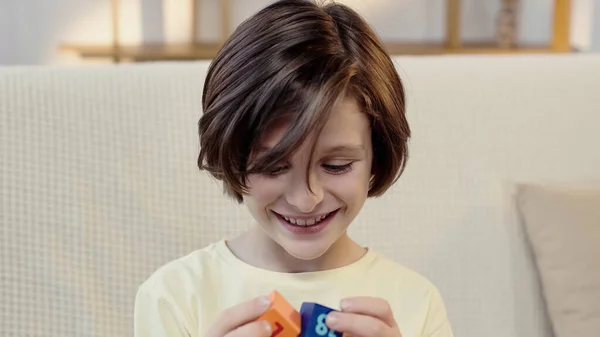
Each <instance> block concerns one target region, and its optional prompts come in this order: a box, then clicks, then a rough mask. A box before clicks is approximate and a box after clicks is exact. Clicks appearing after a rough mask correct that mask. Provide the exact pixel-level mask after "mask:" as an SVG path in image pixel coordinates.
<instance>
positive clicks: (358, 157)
mask: <svg viewBox="0 0 600 337" xmlns="http://www.w3.org/2000/svg"><path fill="white" fill-rule="evenodd" d="M286 129H287V125H279V126H277V127H274V128H273V129H272V130H270V132H269V133H268V134H266V135H264V137H263V139H262V144H261V145H262V146H264V147H267V148H269V147H273V146H274V145H275V144H276V143H277V141H278V140H279V139H280V138H281V137H282V136H283V134H284V133H285V132H286ZM309 138H310V137H309ZM311 155H312V156H313V158H312V164H311V167H307V165H308V163H309V159H310V156H311ZM371 162H372V146H371V129H370V127H369V121H368V117H367V116H366V115H365V114H364V113H362V112H360V110H359V107H358V105H357V103H356V101H355V100H354V99H345V100H344V101H342V102H341V104H339V105H338V106H337V107H336V108H335V109H334V110H333V111H332V112H331V115H330V117H329V120H328V121H327V123H326V125H325V127H324V129H323V131H322V132H321V134H320V136H319V138H318V139H317V141H316V147H315V152H314V153H310V144H308V142H307V144H303V145H302V146H301V147H300V148H299V149H298V150H297V151H296V152H295V153H294V155H293V157H292V158H290V161H289V162H284V163H281V166H280V168H281V169H279V170H278V171H277V172H274V174H273V175H267V174H254V175H250V176H249V177H248V187H249V194H247V195H245V196H244V203H245V204H246V206H247V207H248V209H249V210H250V212H251V213H252V215H253V216H254V218H255V219H256V220H257V221H258V223H259V224H260V226H261V227H262V228H263V229H264V231H265V232H266V233H267V235H268V236H269V237H270V238H271V239H272V240H274V241H275V242H277V243H278V244H279V245H281V246H282V247H283V248H284V249H285V250H286V251H287V252H288V253H289V254H290V255H292V256H294V257H296V258H299V259H302V260H312V259H315V258H318V257H320V256H321V255H322V254H324V253H325V252H326V251H327V250H328V249H329V247H330V246H331V245H332V244H333V243H334V242H335V241H336V240H338V239H339V238H340V237H341V236H342V235H344V234H345V231H346V229H347V228H348V226H349V225H350V223H351V222H352V220H353V219H354V218H355V217H356V215H357V214H358V212H359V210H360V209H361V208H362V206H363V204H364V202H365V200H366V198H367V193H368V189H369V180H370V177H371ZM307 169H308V172H309V174H308V181H307V174H306V172H307ZM309 183H310V189H311V190H312V193H311V192H310V190H309ZM331 212H333V213H331ZM329 213H331V214H330V215H329V216H328V217H327V218H325V219H324V220H322V219H321V221H318V220H319V219H320V218H321V217H323V216H325V215H327V214H329ZM286 218H288V219H289V221H287V220H286ZM291 222H295V223H296V224H292V223H291ZM311 224H312V225H311ZM306 225H309V226H306Z"/></svg>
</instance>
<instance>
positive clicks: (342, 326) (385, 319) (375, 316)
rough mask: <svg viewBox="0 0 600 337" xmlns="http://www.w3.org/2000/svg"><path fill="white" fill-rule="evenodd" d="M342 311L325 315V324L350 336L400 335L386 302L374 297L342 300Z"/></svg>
mask: <svg viewBox="0 0 600 337" xmlns="http://www.w3.org/2000/svg"><path fill="white" fill-rule="evenodd" d="M340 307H341V309H342V312H335V311H332V312H330V313H329V314H328V315H327V320H326V323H327V326H329V328H330V329H333V330H335V331H339V332H343V333H344V334H345V335H346V336H347V335H350V336H352V337H402V334H401V333H400V329H399V328H398V325H397V324H396V320H395V319H394V315H393V313H392V309H391V308H390V305H389V304H388V302H387V301H386V300H384V299H381V298H376V297H350V298H346V299H344V300H342V302H341V305H340Z"/></svg>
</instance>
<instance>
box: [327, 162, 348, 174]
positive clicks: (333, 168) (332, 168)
mask: <svg viewBox="0 0 600 337" xmlns="http://www.w3.org/2000/svg"><path fill="white" fill-rule="evenodd" d="M323 168H324V169H325V170H327V171H329V172H330V173H333V174H344V173H347V172H350V171H351V170H352V163H348V164H344V165H330V164H323Z"/></svg>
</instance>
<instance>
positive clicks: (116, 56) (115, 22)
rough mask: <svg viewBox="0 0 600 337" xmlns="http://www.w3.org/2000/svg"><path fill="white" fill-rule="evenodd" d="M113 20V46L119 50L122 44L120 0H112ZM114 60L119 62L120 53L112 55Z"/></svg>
mask: <svg viewBox="0 0 600 337" xmlns="http://www.w3.org/2000/svg"><path fill="white" fill-rule="evenodd" d="M110 5H111V21H112V48H113V49H114V50H118V49H119V46H120V41H119V39H120V32H119V20H120V15H119V0H111V2H110ZM112 58H113V62H115V63H118V62H119V61H120V60H119V53H115V54H114V55H112Z"/></svg>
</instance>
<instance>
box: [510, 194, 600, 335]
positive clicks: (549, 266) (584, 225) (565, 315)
mask: <svg viewBox="0 0 600 337" xmlns="http://www.w3.org/2000/svg"><path fill="white" fill-rule="evenodd" d="M517 207H518V209H519V212H520V214H521V216H522V220H523V221H524V226H525V230H526V232H527V237H528V239H529V242H530V244H531V246H532V250H533V253H534V256H535V261H536V265H537V269H538V272H539V275H540V279H541V283H542V291H543V295H544V297H545V300H546V304H547V308H548V314H549V316H550V320H551V321H552V325H553V328H554V332H555V334H556V337H574V336H577V337H598V336H600V191H581V190H579V191H575V190H562V189H561V190H559V189H558V188H550V187H543V186H536V185H520V186H519V188H518V193H517Z"/></svg>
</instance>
